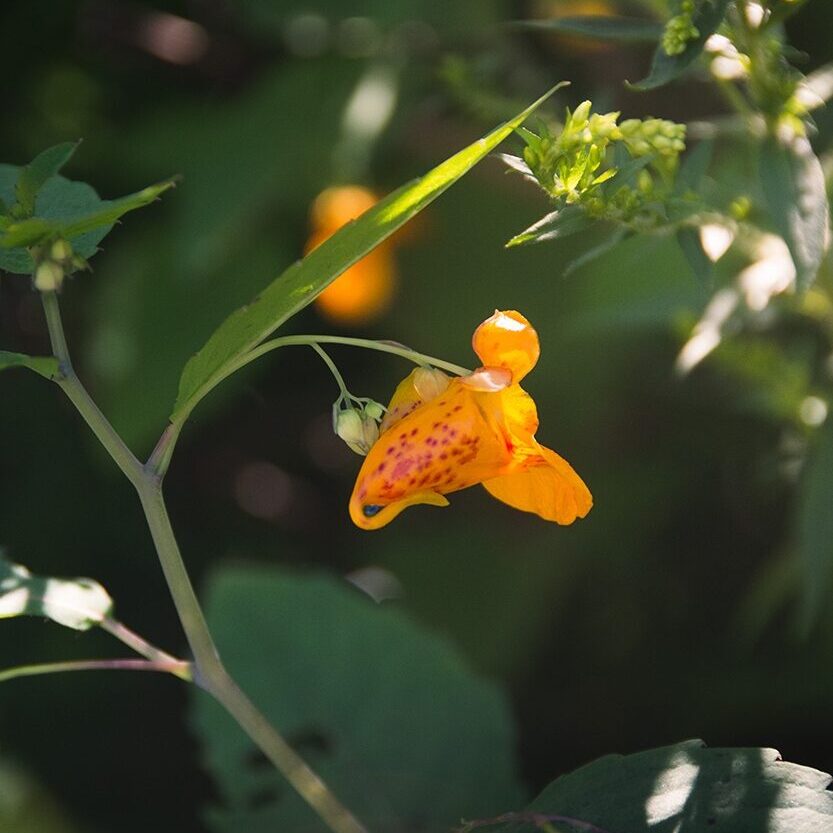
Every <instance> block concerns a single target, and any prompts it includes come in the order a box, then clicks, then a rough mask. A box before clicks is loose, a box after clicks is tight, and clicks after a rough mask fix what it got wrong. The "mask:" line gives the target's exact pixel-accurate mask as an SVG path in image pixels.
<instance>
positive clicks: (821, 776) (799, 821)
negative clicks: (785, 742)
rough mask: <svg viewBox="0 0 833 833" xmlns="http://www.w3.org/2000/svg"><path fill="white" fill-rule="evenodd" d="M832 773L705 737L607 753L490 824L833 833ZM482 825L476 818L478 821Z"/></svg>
mask: <svg viewBox="0 0 833 833" xmlns="http://www.w3.org/2000/svg"><path fill="white" fill-rule="evenodd" d="M830 781H831V778H830V776H829V775H827V774H826V773H824V772H819V771H818V770H815V769H811V768H809V767H805V766H799V765H798V764H791V763H787V762H786V761H782V760H781V756H780V755H779V754H778V752H776V751H775V750H774V749H709V748H707V747H706V746H704V744H703V743H702V742H701V741H688V742H686V743H680V744H677V745H675V746H667V747H663V748H661V749H651V750H649V751H647V752H639V753H637V754H635V755H624V756H623V755H608V756H606V757H604V758H600V759H599V760H597V761H594V762H593V763H591V764H587V766H584V767H581V769H578V770H576V771H575V772H572V773H570V774H569V775H564V776H562V777H561V778H558V779H557V780H556V781H553V782H552V783H551V784H550V785H549V786H548V787H546V788H545V789H544V791H543V792H542V793H541V794H540V795H539V796H538V798H536V799H535V801H533V802H532V804H531V805H530V806H529V807H527V808H526V810H524V811H521V812H518V813H509V814H508V817H503V818H500V819H495V820H494V823H493V824H489V825H488V830H490V831H491V832H492V833H535V831H538V832H540V831H541V830H542V829H545V828H544V827H543V824H545V823H546V822H547V821H550V822H552V825H553V826H554V825H555V824H556V823H557V824H558V829H559V830H562V829H563V830H565V831H566V830H576V831H578V830H582V831H593V833H597V831H609V833H660V831H668V833H671V831H685V833H714V831H721V830H723V831H726V833H829V831H830V830H831V829H833V793H831V792H830V791H829V790H827V786H828V785H829V784H830ZM482 826H485V825H481V824H479V823H478V829H480V827H482Z"/></svg>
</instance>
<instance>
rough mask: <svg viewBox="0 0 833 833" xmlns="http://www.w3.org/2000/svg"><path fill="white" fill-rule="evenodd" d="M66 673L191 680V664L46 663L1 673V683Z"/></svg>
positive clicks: (125, 661)
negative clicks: (118, 673)
mask: <svg viewBox="0 0 833 833" xmlns="http://www.w3.org/2000/svg"><path fill="white" fill-rule="evenodd" d="M65 671H159V672H162V673H166V674H173V675H174V676H175V677H179V678H180V679H182V680H190V679H191V664H190V663H188V662H183V661H181V660H174V661H173V662H153V661H152V660H146V659H89V660H74V661H71V662H44V663H40V664H37V665H19V666H17V667H16V668H5V669H3V670H2V671H0V683H5V682H6V681H7V680H16V679H18V678H19V677H36V676H39V675H42V674H60V673H62V672H65Z"/></svg>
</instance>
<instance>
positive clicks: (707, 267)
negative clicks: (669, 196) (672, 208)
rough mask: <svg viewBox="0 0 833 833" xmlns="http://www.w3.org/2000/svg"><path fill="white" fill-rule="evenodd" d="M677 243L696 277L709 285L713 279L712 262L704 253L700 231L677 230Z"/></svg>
mask: <svg viewBox="0 0 833 833" xmlns="http://www.w3.org/2000/svg"><path fill="white" fill-rule="evenodd" d="M677 242H678V243H679V244H680V249H682V252H683V254H684V255H685V259H686V260H687V261H688V265H689V266H690V267H691V271H692V272H694V276H695V277H696V278H697V280H698V281H700V282H701V283H703V284H708V283H709V281H710V280H711V278H712V262H711V260H709V257H708V255H707V254H706V253H705V252H704V251H703V245H702V243H701V242H700V232H699V230H698V229H696V228H692V227H691V226H683V227H682V228H679V229H677Z"/></svg>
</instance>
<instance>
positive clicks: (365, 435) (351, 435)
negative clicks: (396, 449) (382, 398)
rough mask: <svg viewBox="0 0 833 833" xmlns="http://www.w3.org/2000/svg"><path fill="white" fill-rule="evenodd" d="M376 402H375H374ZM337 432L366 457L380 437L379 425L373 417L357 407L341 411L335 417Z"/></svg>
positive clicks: (353, 449)
mask: <svg viewBox="0 0 833 833" xmlns="http://www.w3.org/2000/svg"><path fill="white" fill-rule="evenodd" d="M374 404H375V403H374ZM335 430H336V434H338V436H339V437H341V439H342V440H344V442H345V443H347V445H348V446H349V447H350V449H351V450H352V451H355V452H356V454H360V455H361V456H362V457H364V456H365V455H366V454H367V452H368V451H370V448H371V446H372V445H373V444H374V443H375V442H376V440H377V439H379V426H378V424H377V423H376V420H375V419H373V418H372V417H369V416H365V414H364V413H362V411H359V410H357V409H356V408H347V409H346V410H343V411H339V412H338V414H337V415H336V419H335Z"/></svg>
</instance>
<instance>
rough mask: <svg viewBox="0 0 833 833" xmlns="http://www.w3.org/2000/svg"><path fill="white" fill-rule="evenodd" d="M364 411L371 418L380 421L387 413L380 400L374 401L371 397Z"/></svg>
mask: <svg viewBox="0 0 833 833" xmlns="http://www.w3.org/2000/svg"><path fill="white" fill-rule="evenodd" d="M364 413H365V416H369V417H370V418H371V419H375V420H377V421H378V420H380V419H381V418H382V417H383V416H384V415H385V409H384V408H383V407H382V406H381V405H380V404H379V403H378V402H374V401H373V400H372V399H371V400H370V401H369V402H367V404H366V405H365V406H364Z"/></svg>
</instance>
